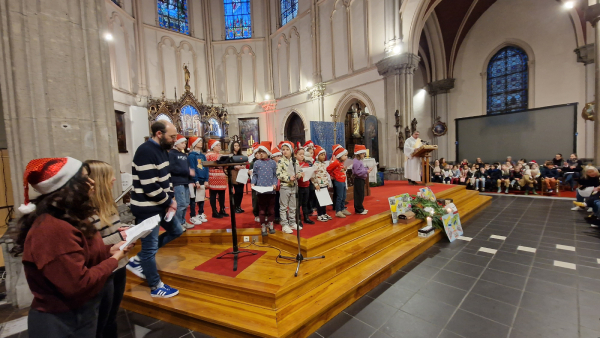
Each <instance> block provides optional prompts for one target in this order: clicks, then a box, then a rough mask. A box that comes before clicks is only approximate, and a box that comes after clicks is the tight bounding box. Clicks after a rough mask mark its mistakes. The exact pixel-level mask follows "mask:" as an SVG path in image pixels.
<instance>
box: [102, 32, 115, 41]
mask: <svg viewBox="0 0 600 338" xmlns="http://www.w3.org/2000/svg"><path fill="white" fill-rule="evenodd" d="M104 40H106V41H112V40H113V36H112V34H110V33H106V34H104Z"/></svg>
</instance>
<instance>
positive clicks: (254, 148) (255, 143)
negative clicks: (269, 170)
mask: <svg viewBox="0 0 600 338" xmlns="http://www.w3.org/2000/svg"><path fill="white" fill-rule="evenodd" d="M258 147H260V143H258V142H254V143H252V155H256V152H257V151H258Z"/></svg>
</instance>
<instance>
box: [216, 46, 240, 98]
mask: <svg viewBox="0 0 600 338" xmlns="http://www.w3.org/2000/svg"><path fill="white" fill-rule="evenodd" d="M229 51H233V53H232V54H230V53H229ZM228 55H231V56H235V62H236V64H235V65H236V68H237V69H236V71H237V77H238V85H237V87H238V93H237V94H238V95H237V96H238V102H240V101H241V100H240V95H241V93H240V84H239V79H240V54H239V53H238V52H237V49H235V47H234V46H229V47H227V48H226V49H225V51H224V52H223V60H222V61H221V62H222V65H223V83H224V84H225V102H227V103H229V90H228V83H227V82H228V81H227V68H228V67H227V56H228Z"/></svg>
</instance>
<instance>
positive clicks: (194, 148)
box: [188, 136, 208, 225]
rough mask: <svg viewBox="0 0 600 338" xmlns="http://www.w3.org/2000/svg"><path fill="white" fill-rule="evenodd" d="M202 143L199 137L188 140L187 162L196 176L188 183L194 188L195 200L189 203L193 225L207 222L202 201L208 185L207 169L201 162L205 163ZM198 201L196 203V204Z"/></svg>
mask: <svg viewBox="0 0 600 338" xmlns="http://www.w3.org/2000/svg"><path fill="white" fill-rule="evenodd" d="M203 144H204V141H203V140H202V138H201V137H195V136H192V137H190V138H189V140H188V149H189V150H190V154H189V155H188V161H189V162H190V168H194V170H195V171H196V175H195V176H194V177H192V181H191V182H190V183H192V184H194V187H195V188H196V198H194V199H193V200H191V201H190V207H191V208H190V222H192V223H193V224H195V225H199V224H202V223H206V222H208V219H207V218H206V215H205V214H204V199H205V196H206V192H205V191H206V190H205V189H206V186H207V185H208V168H206V167H204V165H203V164H202V162H203V161H206V156H204V154H203V153H202V146H203ZM196 201H198V202H196ZM196 204H197V205H198V216H196Z"/></svg>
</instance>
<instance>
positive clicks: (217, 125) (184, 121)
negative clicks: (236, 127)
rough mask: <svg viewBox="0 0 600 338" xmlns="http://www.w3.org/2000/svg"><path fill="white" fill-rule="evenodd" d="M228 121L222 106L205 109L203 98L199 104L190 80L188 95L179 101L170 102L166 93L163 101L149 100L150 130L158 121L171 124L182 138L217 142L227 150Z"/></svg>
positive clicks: (187, 87)
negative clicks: (200, 138) (215, 140)
mask: <svg viewBox="0 0 600 338" xmlns="http://www.w3.org/2000/svg"><path fill="white" fill-rule="evenodd" d="M184 69H185V68H184ZM227 117H228V113H227V109H225V108H224V107H223V106H221V107H219V106H215V105H212V104H211V105H205V104H204V102H203V100H202V96H200V101H198V100H197V99H196V97H195V96H194V94H193V93H192V92H191V91H190V86H189V84H188V82H187V77H186V86H185V92H184V93H183V95H181V97H180V98H179V99H176V100H168V99H167V98H165V95H164V92H163V95H162V97H161V98H158V99H153V98H150V99H149V100H148V128H150V125H151V124H152V123H153V122H155V121H160V120H165V121H169V122H171V123H173V124H174V125H175V127H176V128H177V132H178V133H180V134H181V135H183V136H186V137H188V136H199V137H202V138H203V139H204V144H207V143H208V142H207V141H208V140H209V139H218V140H221V143H222V144H223V148H224V149H226V148H227V147H228V145H229V120H228V119H227Z"/></svg>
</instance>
